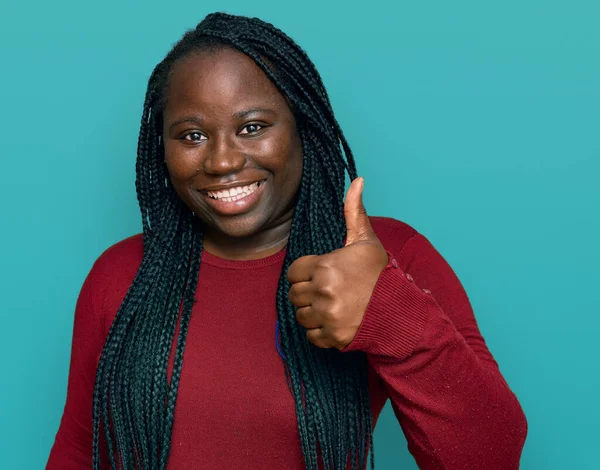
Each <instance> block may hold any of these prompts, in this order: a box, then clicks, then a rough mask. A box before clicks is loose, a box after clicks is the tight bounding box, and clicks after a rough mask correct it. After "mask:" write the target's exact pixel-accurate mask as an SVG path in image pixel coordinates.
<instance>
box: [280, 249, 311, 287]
mask: <svg viewBox="0 0 600 470" xmlns="http://www.w3.org/2000/svg"><path fill="white" fill-rule="evenodd" d="M317 258H318V256H317V255H308V256H303V257H301V258H298V259H297V260H296V261H294V262H293V263H292V264H291V266H290V267H289V269H288V272H287V278H288V281H290V282H291V283H292V284H295V283H296V282H304V281H310V280H311V279H312V272H313V270H314V267H315V265H316V262H317Z"/></svg>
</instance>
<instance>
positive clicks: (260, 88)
mask: <svg viewBox="0 0 600 470" xmlns="http://www.w3.org/2000/svg"><path fill="white" fill-rule="evenodd" d="M257 105H260V106H269V107H272V108H275V109H276V108H278V107H285V108H287V103H286V101H285V99H284V97H283V96H282V95H281V93H280V92H279V90H278V89H277V87H276V86H275V85H274V84H273V82H271V80H270V79H269V78H268V77H267V76H266V74H265V73H264V72H263V71H262V70H261V69H260V67H259V66H258V65H256V63H255V62H254V61H253V60H252V59H250V58H249V57H248V56H246V55H245V54H242V53H241V52H238V51H236V50H234V49H231V48H221V49H217V50H215V51H198V52H194V53H192V54H190V55H188V56H186V57H184V58H182V59H181V60H179V61H178V62H177V63H175V65H174V66H173V69H172V70H171V74H170V77H169V81H168V86H167V90H166V105H165V110H164V111H165V116H166V115H167V114H173V113H177V112H178V111H182V112H183V111H184V110H190V108H193V109H195V110H200V111H203V112H211V111H219V110H221V111H223V110H224V111H233V112H235V111H237V110H239V109H241V108H247V107H248V106H257Z"/></svg>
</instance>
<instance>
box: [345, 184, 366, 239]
mask: <svg viewBox="0 0 600 470" xmlns="http://www.w3.org/2000/svg"><path fill="white" fill-rule="evenodd" d="M363 187H364V178H362V177H361V178H356V179H355V180H354V181H352V183H351V184H350V187H349V188H348V192H347V193H346V200H345V201H344V217H345V219H346V246H348V245H351V244H352V243H356V242H357V241H363V240H369V239H371V237H372V236H373V229H372V228H371V222H370V221H369V216H368V215H367V211H366V209H365V206H364V204H363V200H362V191H363Z"/></svg>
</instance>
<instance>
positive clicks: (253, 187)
mask: <svg viewBox="0 0 600 470" xmlns="http://www.w3.org/2000/svg"><path fill="white" fill-rule="evenodd" d="M263 182H264V180H261V181H257V182H255V183H252V184H249V185H247V186H237V187H234V188H229V189H223V190H221V191H206V194H207V195H208V197H209V198H211V199H216V200H219V201H223V202H235V201H239V200H240V199H243V198H245V197H247V196H249V195H250V194H252V193H254V192H255V191H257V190H258V188H259V187H260V185H261V184H262V183H263Z"/></svg>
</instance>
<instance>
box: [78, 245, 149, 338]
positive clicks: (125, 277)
mask: <svg viewBox="0 0 600 470" xmlns="http://www.w3.org/2000/svg"><path fill="white" fill-rule="evenodd" d="M143 257H144V245H143V241H142V234H137V235H133V236H131V237H128V238H125V239H124V240H121V241H119V242H117V243H115V244H114V245H111V246H110V247H108V248H107V249H106V250H104V252H103V253H102V254H101V255H100V256H99V257H98V259H97V260H96V261H95V263H94V265H93V266H92V268H91V270H90V272H89V274H88V276H87V278H86V280H85V283H84V290H87V291H88V293H89V294H88V295H89V296H91V297H92V298H93V299H94V303H95V304H96V308H98V309H99V310H100V312H101V316H103V317H104V321H105V323H106V325H105V326H106V327H108V326H110V323H111V322H112V319H113V318H114V314H115V313H116V312H117V310H118V308H119V305H121V302H122V301H123V299H124V298H125V295H126V294H127V291H128V290H129V287H130V286H131V283H132V282H133V279H134V278H135V275H136V273H137V271H138V269H139V267H140V265H141V264H142V259H143Z"/></svg>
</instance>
